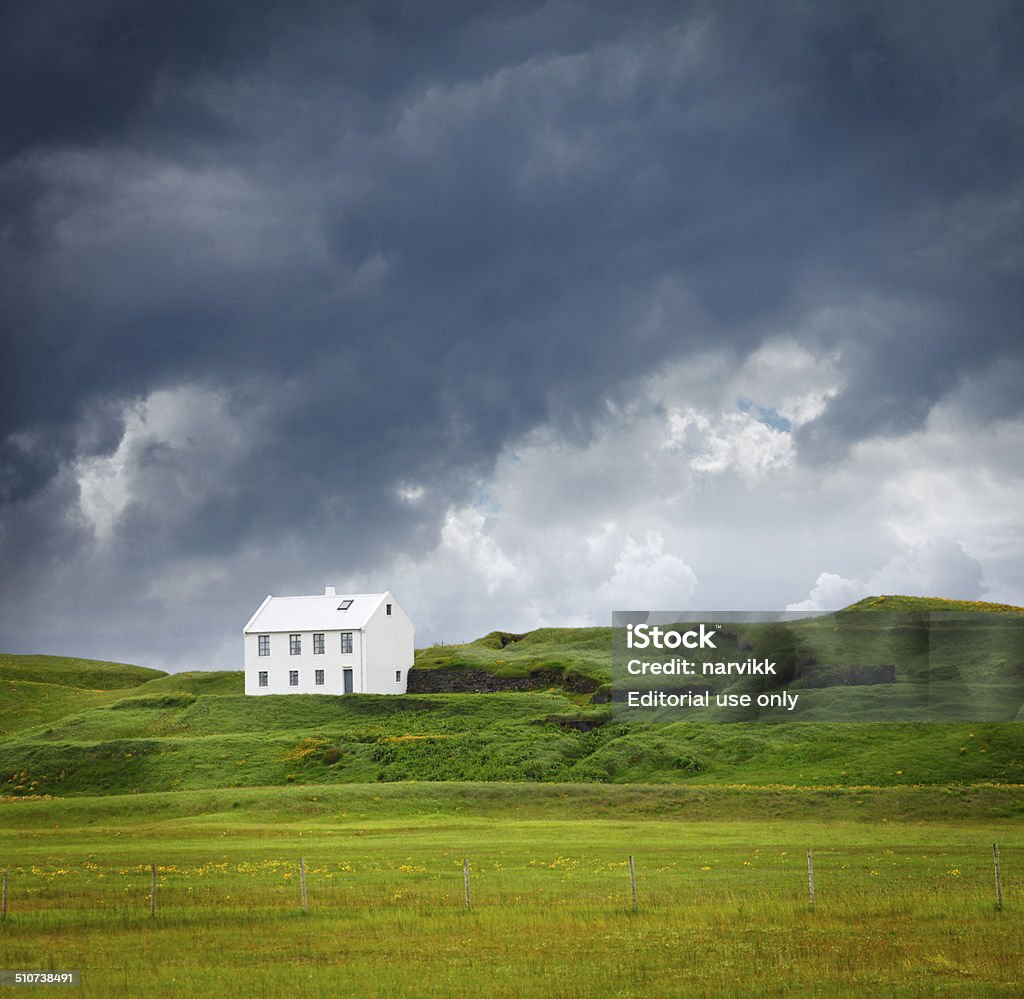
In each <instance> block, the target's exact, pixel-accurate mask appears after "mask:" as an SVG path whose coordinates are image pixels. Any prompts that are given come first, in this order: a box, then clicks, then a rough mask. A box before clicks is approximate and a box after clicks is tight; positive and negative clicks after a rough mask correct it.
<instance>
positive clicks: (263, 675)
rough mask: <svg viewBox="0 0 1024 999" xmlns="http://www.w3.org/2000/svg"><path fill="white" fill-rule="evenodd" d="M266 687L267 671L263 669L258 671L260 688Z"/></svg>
mask: <svg viewBox="0 0 1024 999" xmlns="http://www.w3.org/2000/svg"><path fill="white" fill-rule="evenodd" d="M266 685H267V671H266V670H265V669H261V670H260V686H261V687H265V686H266Z"/></svg>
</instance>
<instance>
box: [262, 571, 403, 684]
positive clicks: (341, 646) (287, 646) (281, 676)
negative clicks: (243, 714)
mask: <svg viewBox="0 0 1024 999" xmlns="http://www.w3.org/2000/svg"><path fill="white" fill-rule="evenodd" d="M413 634H414V629H413V626H412V621H410V620H409V615H408V614H406V613H405V611H403V610H402V608H401V607H399V606H398V603H397V601H396V600H395V598H394V597H393V596H392V595H391V594H390V593H349V594H338V593H335V592H334V587H333V586H328V587H326V588H325V589H324V592H323V596H319V595H318V596H312V597H274V596H268V597H267V599H266V600H264V601H263V603H262V604H260V607H259V610H257V611H256V613H255V614H253V616H252V617H251V618H250V619H249V623H248V624H247V625H246V626H245V628H244V629H243V631H242V636H243V639H244V642H245V692H246V693H247V694H353V693H355V694H404V693H405V685H406V681H407V678H408V673H409V668H410V667H411V666H412V663H413Z"/></svg>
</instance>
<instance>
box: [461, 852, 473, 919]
mask: <svg viewBox="0 0 1024 999" xmlns="http://www.w3.org/2000/svg"><path fill="white" fill-rule="evenodd" d="M462 880H463V881H464V882H465V884H466V912H470V911H472V907H471V905H470V900H469V857H463V858H462Z"/></svg>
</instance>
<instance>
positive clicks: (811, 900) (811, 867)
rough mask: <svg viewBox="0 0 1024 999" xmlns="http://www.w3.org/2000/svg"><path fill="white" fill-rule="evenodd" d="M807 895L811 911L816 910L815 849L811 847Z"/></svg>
mask: <svg viewBox="0 0 1024 999" xmlns="http://www.w3.org/2000/svg"><path fill="white" fill-rule="evenodd" d="M807 897H808V899H809V908H810V911H811V912H814V851H813V850H810V849H808V851H807Z"/></svg>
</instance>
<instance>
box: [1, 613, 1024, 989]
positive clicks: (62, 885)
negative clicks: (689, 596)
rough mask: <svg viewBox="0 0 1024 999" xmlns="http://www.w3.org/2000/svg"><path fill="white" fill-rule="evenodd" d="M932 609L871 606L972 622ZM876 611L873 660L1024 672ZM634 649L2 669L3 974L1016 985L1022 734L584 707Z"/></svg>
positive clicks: (664, 984)
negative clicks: (467, 887)
mask: <svg viewBox="0 0 1024 999" xmlns="http://www.w3.org/2000/svg"><path fill="white" fill-rule="evenodd" d="M909 599H910V598H872V601H873V602H871V601H868V602H865V606H864V607H863V608H859V607H857V608H854V610H858V609H864V610H868V611H876V612H877V611H878V610H898V611H900V612H904V611H907V610H910V611H914V612H918V611H919V612H921V613H926V614H931V615H936V614H939V613H941V612H950V611H952V612H957V613H959V612H960V611H962V610H965V609H969V610H971V611H972V612H974V611H976V610H978V609H979V608H978V607H977V606H974V605H972V606H971V607H970V608H963V607H959V606H952V605H951V603H950V602H949V601H927V602H926V603H927V606H924V605H923V604H922V603H921V602H916V603H915V602H914V601H913V600H910V604H909V605H908V604H907V601H908V600H909ZM982 609H983V608H982ZM998 610H999V612H1000V613H1004V612H1005V613H1009V614H1011V615H1013V616H1019V615H1018V611H1019V609H1013V608H1009V609H1007V608H998ZM858 617H862V618H863V620H862V621H861V620H856V618H858ZM883 617H884V615H883V616H878V615H877V614H876V615H871V614H864V615H857V614H850V615H847V617H846V623H844V624H842V627H845V628H848V629H850V630H851V631H852V632H855V633H856V641H857V642H858V643H859V645H858V649H859V651H858V653H857V655H858V656H860V657H861V658H860V659H858V662H859V663H860V664H864V663H867V664H871V663H882V662H895V663H896V665H897V668H898V671H903V670H908V671H910V673H909V674H907V675H911V674H912V671H913V670H914V669H916V668H917V666H918V665H920V664H921V663H922V662H923V661H924V659H923V658H922V656H923V654H924V653H925V652H926V653H927V655H928V656H929V657H930V663H929V668H931V667H934V666H935V665H936V663H937V662H938V664H939V665H940V666H943V663H945V664H946V665H947V666H948V667H949V669H948V671H947V672H948V676H949V678H950V682H952V683H954V684H955V685H957V689H958V690H961V689H969V688H970V687H971V686H972V685H975V684H977V685H980V686H981V687H983V688H991V689H992V690H994V689H995V687H994V686H993V683H996V684H998V683H999V682H1003V681H1004V680H1005V681H1006V682H1010V681H1012V682H1014V683H1016V682H1017V681H1018V680H1019V674H1020V668H1021V664H1020V656H1019V655H1018V653H1019V649H1018V648H1017V646H1016V645H1013V647H1012V648H1011V647H1009V646H1007V647H1006V648H1003V647H1001V646H1000V647H998V648H997V647H996V645H995V644H994V643H993V642H991V641H988V642H985V643H979V642H977V641H975V640H974V638H973V637H972V636H970V635H967V634H966V633H965V632H963V631H962V630H959V629H958V627H957V628H952V629H949V630H948V631H946V632H943V633H942V634H939V632H938V631H936V635H937V636H938V637H937V639H936V640H935V641H933V640H932V639H931V638H929V640H928V642H927V643H925V644H927V649H925V646H924V644H922V642H921V641H920V634H919V632H918V631H917V630H915V629H914V628H911V629H909V630H904V631H894V630H893V629H891V628H888V630H887V626H885V625H884V622H883ZM940 623H941V621H940ZM836 625H837V622H826V623H825V624H822V623H821V622H820V621H819V622H812V623H810V624H808V625H807V626H802V627H803V630H802V631H799V632H794V633H793V634H794V635H795V639H794V640H793V641H792V642H791V643H790V645H791V649H792V658H793V662H794V663H796V664H797V665H800V666H801V667H802V666H804V665H814V666H815V668H826V667H827V668H828V669H833V670H835V671H836V672H837V675H838V674H839V673H842V671H843V670H844V669H845V668H846V667H845V664H844V663H843V662H841V661H839V660H838V659H836V658H835V657H836V655H837V652H836V650H838V649H839V648H840V647H845V646H846V645H848V641H847V639H846V638H842V641H840V638H841V636H839V635H838V632H837V627H836ZM901 627H902V626H901ZM1013 628H1014V629H1016V630H1015V631H1014V634H1016V633H1018V632H1020V631H1021V628H1019V627H1018V626H1017V624H1014V625H1013ZM1011 630H1012V629H1011ZM741 632H742V633H741ZM975 634H976V633H975ZM610 638H611V634H610V629H543V630H541V631H537V632H531V633H530V634H529V635H526V636H511V635H508V634H505V633H501V632H493V633H492V634H490V635H488V636H485V637H484V638H482V639H480V640H479V641H477V642H473V643H467V644H466V645H459V646H439V647H435V648H431V649H421V650H418V652H417V668H419V669H423V670H430V669H446V670H450V671H458V670H460V669H463V670H471V671H482V672H486V673H490V674H491V675H493V676H498V677H508V678H520V677H524V676H530V677H534V678H536V677H538V676H542V677H544V680H543V683H545V684H547V683H548V682H549V680H550V681H551V685H550V689H547V690H531V691H526V692H514V693H513V692H499V693H491V694H469V693H462V694H460V693H444V694H440V693H438V694H421V695H408V696H392V697H383V696H376V697H375V696H370V695H349V696H345V697H327V696H298V695H295V696H278V697H263V698H247V697H245V696H244V695H242V694H241V693H240V691H241V686H242V684H241V674H240V673H238V672H219V673H205V672H194V673H179V674H174V675H168V674H164V673H161V672H160V671H158V670H150V669H146V668H143V667H137V666H130V665H125V664H120V663H103V662H93V661H89V660H72V659H64V658H60V657H52V656H12V655H0V795H2V797H0V867H3V868H6V869H7V872H8V897H7V904H8V913H7V918H6V919H5V920H4V921H3V923H2V926H0V969H14V968H19V967H20V968H24V969H28V970H39V969H44V968H50V969H69V970H79V971H81V972H82V982H83V986H82V989H81V992H80V994H81V995H84V996H88V997H92V996H98V997H101V999H102V997H107V996H143V997H150V996H154V997H162V996H174V997H178V996H183V997H189V996H211V997H212V996H216V997H222V996H224V997H233V996H238V997H242V996H245V997H248V996H268V997H270V996H273V997H278V996H289V995H302V996H331V997H335V996H339V995H342V996H348V995H366V996H424V997H433V996H438V997H440V996H467V997H468V996H509V997H512V996H517V997H518V996H525V997H531V996H537V997H542V996H543V997H560V996H564V997H575V996H584V997H586V996H601V997H605V996H631V997H633V996H638V997H643V996H649V997H661V996H687V997H693V996H696V997H701V996H706V997H719V996H829V997H832V996H840V997H841V996H856V997H857V999H863V997H865V996H869V997H873V996H907V997H910V996H914V997H917V996H977V997H991V996H1019V995H1022V994H1024V990H1022V988H1021V985H1020V983H1021V981H1024V958H1022V954H1024V919H1022V918H1021V913H1022V911H1024V909H1022V904H1024V727H1022V726H1021V725H1019V724H1015V723H1013V722H1009V721H1007V722H1002V723H998V722H988V723H984V724H969V723H967V722H948V723H877V724H828V723H819V722H806V723H799V724H790V725H778V724H770V723H765V724H760V723H737V724H709V723H704V724H701V723H693V722H680V721H673V722H670V723H666V724H645V725H630V724H621V723H618V722H617V721H616V720H615V719H614V718H613V714H612V710H611V708H610V706H609V705H608V704H606V703H592V700H591V695H592V694H593V693H594V692H596V693H597V694H598V695H599V701H600V699H601V698H600V695H601V693H602V692H603V690H604V689H605V688H606V684H607V679H608V677H609V676H610V661H611V648H610ZM893 638H896V639H897V641H896V642H895V644H894V643H893V641H892V639H893ZM754 640H758V636H757V627H756V626H754V627H752V628H750V629H747V630H746V631H743V630H742V629H738V630H737V632H736V636H735V637H734V639H733V641H734V642H735V644H736V648H737V650H741V649H742V647H743V645H744V643H746V642H747V641H754ZM787 641H788V639H787ZM904 645H905V646H906V648H905V650H904V651H905V653H906V654H905V655H904V654H903V652H902V651H899V650H901V649H903V647H904ZM787 647H788V646H787ZM894 648H895V649H897V651H898V652H899V656H900V657H902V658H893V659H889V658H886V657H887V656H889V654H890V652H891V651H892V650H893V649H894ZM937 652H938V653H939V654H940V655H937ZM788 654H789V653H787V655H788ZM940 656H945V657H946V658H945V660H944V661H940ZM872 657H873V658H872ZM811 659H816V663H815V664H812V663H811ZM822 664H825V666H824V667H823V666H822ZM855 665H856V663H855ZM901 675H902V674H901ZM794 679H795V680H796V682H802V681H800V679H799V677H798V676H797V674H796V673H794ZM805 680H806V677H805ZM1008 689H1009V688H1008ZM1012 692H1013V691H1012V690H1011V693H1012ZM809 693H810V694H811V695H813V696H814V697H817V698H829V697H832V696H836V697H839V696H844V697H845V696H848V695H849V688H848V689H847V690H845V691H844V690H838V692H837V691H834V690H831V689H828V688H821V687H817V688H815V689H813V690H811V691H810V692H809ZM891 693H892V691H891V690H889V691H880V690H878V689H874V690H873V689H872V688H866V687H860V688H859V689H854V690H853V698H854V699H855V698H857V697H862V698H863V697H868V696H889V694H891ZM1018 693H1019V691H1018ZM957 696H960V695H959V694H958V695H957ZM1000 696H1001V695H1000ZM1005 700H1006V701H1007V704H1008V705H1010V707H1011V708H1012V707H1013V704H1014V703H1016V702H1012V698H1006V699H1005ZM1017 708H1019V704H1017ZM1017 708H1013V710H1010V708H1008V709H1007V711H1006V715H1007V717H1012V716H1013V713H1014V711H1016V710H1017ZM993 843H999V845H1000V856H1001V862H1002V889H1003V899H1004V904H1003V907H1002V909H1001V910H997V908H996V905H995V900H996V896H995V879H994V868H993V851H992V844H993ZM809 848H813V855H814V875H815V891H816V899H815V907H814V910H813V911H810V908H809V896H808V867H807V850H808V849H809ZM631 856H632V857H633V858H634V859H635V867H636V874H637V890H638V895H637V906H636V908H635V909H634V908H633V905H632V897H631V887H630V878H629V858H630V857H631ZM300 859H302V860H303V861H304V863H305V872H306V889H307V902H308V905H307V911H306V912H303V911H302V907H301V901H300V867H299V863H300ZM464 859H468V861H469V865H470V873H471V888H472V907H471V909H470V910H468V911H467V908H466V904H465V897H464V885H463V869H462V864H463V860H464ZM151 865H156V871H157V888H156V893H155V901H156V912H155V915H151V910H150V906H151V902H152V901H153V897H152V896H151V888H150V885H151V881H150V878H151V870H152V868H151ZM50 992H52V993H54V994H57V990H56V989H54V988H50V989H47V988H40V987H37V988H36V990H35V991H34V992H33V994H42V995H46V994H48V993H50ZM59 994H66V990H65V991H61V992H60V993H59Z"/></svg>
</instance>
